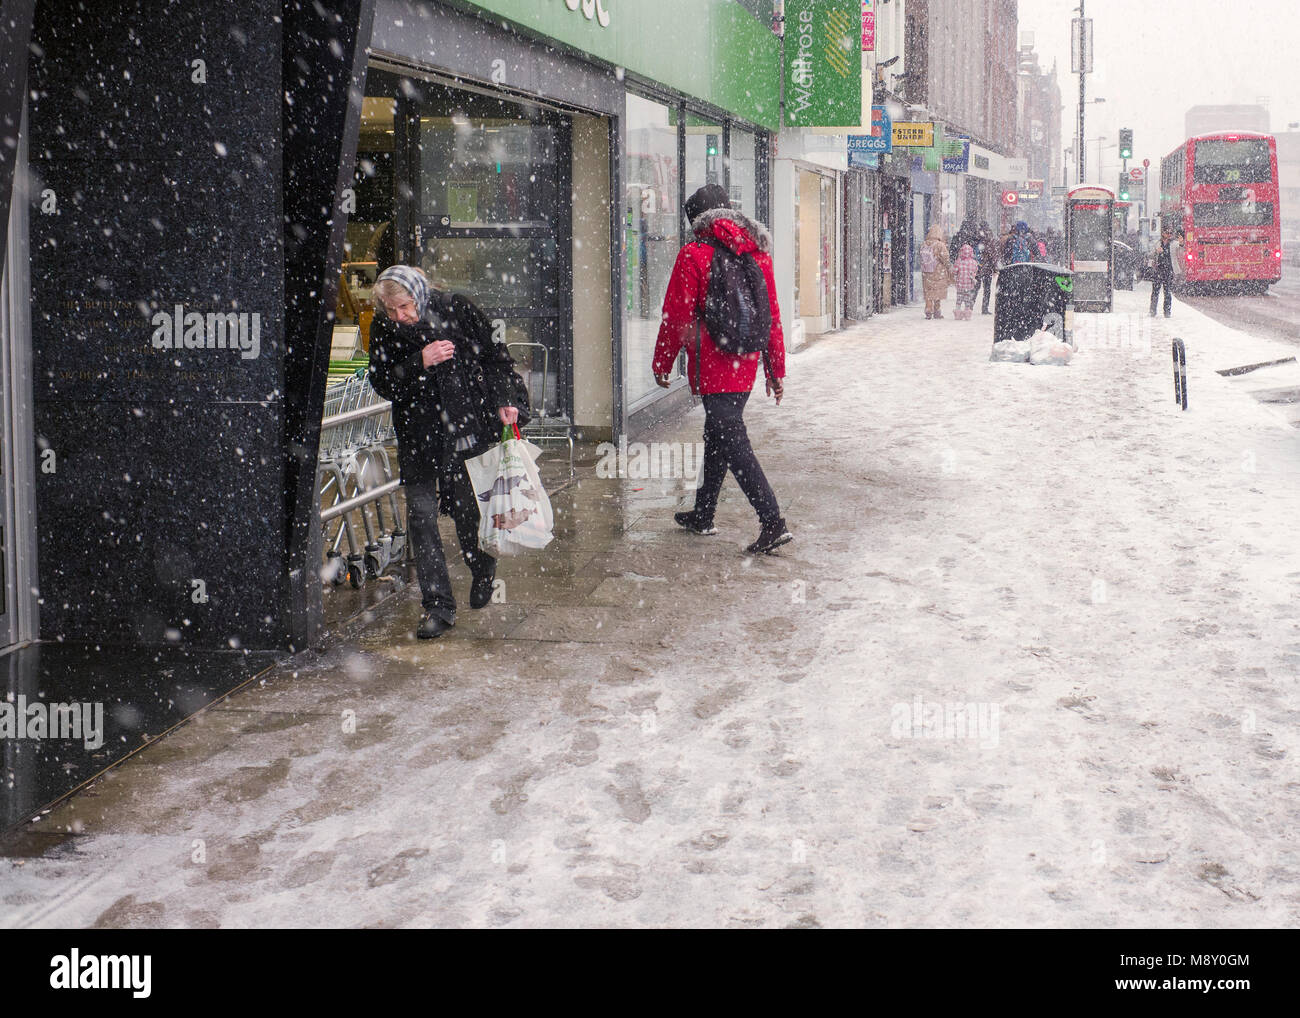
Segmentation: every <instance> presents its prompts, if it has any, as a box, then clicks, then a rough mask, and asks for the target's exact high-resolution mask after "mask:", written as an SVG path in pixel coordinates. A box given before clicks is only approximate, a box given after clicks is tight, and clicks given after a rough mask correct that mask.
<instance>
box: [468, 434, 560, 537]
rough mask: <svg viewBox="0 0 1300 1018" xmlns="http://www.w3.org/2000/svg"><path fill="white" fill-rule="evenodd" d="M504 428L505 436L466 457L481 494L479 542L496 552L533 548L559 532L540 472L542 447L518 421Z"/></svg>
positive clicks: (476, 487)
mask: <svg viewBox="0 0 1300 1018" xmlns="http://www.w3.org/2000/svg"><path fill="white" fill-rule="evenodd" d="M513 431H514V433H513V434H511V428H510V427H509V426H507V427H505V428H503V429H502V430H501V441H500V442H499V443H497V444H496V445H495V446H493V447H492V448H491V449H489V450H488V451H487V452H485V453H483V454H482V455H481V456H475V457H474V458H473V459H467V460H466V461H465V469H466V470H467V471H468V472H469V479H470V484H471V486H472V487H473V488H474V494H475V495H476V496H478V511H479V525H478V546H479V547H480V548H481V549H483V551H485V552H487V553H488V554H489V555H491V556H492V557H493V558H500V557H501V556H502V555H515V554H518V553H519V552H521V551H524V550H526V549H529V548H545V547H546V546H547V545H548V544H550V543H551V538H553V537H554V536H555V535H554V534H553V533H551V531H552V530H554V528H555V516H554V514H553V513H552V512H551V500H550V499H549V498H547V496H546V489H545V488H543V487H542V479H541V477H540V476H539V475H538V473H537V456H538V455H539V454H540V453H541V451H542V450H541V449H539V448H538V447H537V446H535V445H533V443H532V442H528V441H525V440H524V438H523V436H522V435H520V434H519V428H518V426H517V425H516V426H515V428H514V429H513Z"/></svg>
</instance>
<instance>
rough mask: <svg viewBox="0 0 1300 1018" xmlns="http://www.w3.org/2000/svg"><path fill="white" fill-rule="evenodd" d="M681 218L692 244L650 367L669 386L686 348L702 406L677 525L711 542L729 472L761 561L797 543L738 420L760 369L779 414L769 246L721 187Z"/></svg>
mask: <svg viewBox="0 0 1300 1018" xmlns="http://www.w3.org/2000/svg"><path fill="white" fill-rule="evenodd" d="M686 216H687V218H688V219H689V220H690V223H691V231H692V234H693V236H694V239H693V240H692V241H690V242H689V243H687V244H686V245H685V246H683V247H682V249H681V251H679V252H678V254H677V262H676V264H675V265H674V266H673V271H672V276H671V277H670V278H669V280H668V291H667V293H666V294H665V296H664V309H663V318H662V319H661V322H660V325H659V336H658V339H657V340H656V342H655V349H654V358H653V360H652V362H651V370H652V371H653V372H654V376H655V381H656V382H657V383H658V384H659V385H661V386H662V387H664V388H667V387H668V385H669V384H670V379H669V372H670V371H671V370H672V366H673V362H674V361H675V360H676V359H677V355H678V354H679V353H680V352H681V351H682V350H683V349H684V350H685V351H686V374H687V378H688V380H689V384H690V388H691V392H692V393H694V394H696V395H698V396H699V397H700V399H701V401H702V402H703V403H704V465H703V468H702V470H701V476H700V485H699V487H698V488H697V489H696V492H695V507H694V508H693V509H691V510H690V511H689V512H679V513H676V514H675V515H674V516H673V519H674V520H676V521H677V523H678V524H679V525H681V526H683V527H685V528H686V529H687V530H690V531H692V532H693V533H696V534H703V535H710V534H716V533H717V532H718V531H717V528H716V527H715V526H714V524H713V517H714V513H715V511H716V510H717V507H718V495H719V493H720V492H721V490H722V482H723V481H724V480H726V477H727V471H728V470H730V471H731V473H732V476H734V477H735V478H736V483H737V484H738V485H740V490H741V491H743V492H744V493H745V497H746V498H747V499H749V504H750V505H751V506H753V508H754V512H755V513H757V515H758V521H759V534H758V538H757V540H755V541H754V542H753V543H752V544H750V545H749V547H748V548H746V549H745V550H746V551H748V552H749V553H750V554H755V555H756V554H766V553H769V552H771V551H772V550H774V549H775V548H779V547H780V546H781V545H783V544H787V543H789V542H790V541H791V540H793V535H792V534H791V533H790V530H789V528H788V527H787V526H786V522H785V518H784V517H783V516H782V515H781V508H780V505H779V504H778V503H777V499H776V495H775V494H774V493H773V491H772V486H771V485H770V484H769V483H768V481H767V476H766V475H765V474H764V473H763V468H762V467H761V466H760V465H759V462H758V457H756V456H755V455H754V449H753V446H751V445H750V441H749V433H748V431H747V430H746V428H745V421H744V412H745V404H746V403H747V402H748V401H749V396H750V393H751V392H752V391H753V388H754V380H755V378H756V377H757V375H758V366H759V363H760V362H762V365H763V374H764V377H765V383H764V385H765V388H766V391H767V395H769V396H774V397H775V398H776V402H777V405H778V406H779V405H780V404H781V397H782V395H784V392H785V382H784V379H785V341H784V338H783V336H782V332H781V310H780V308H779V307H778V306H777V301H776V280H775V277H774V276H773V273H772V239H771V237H770V236H769V235H768V232H767V230H765V229H764V228H763V227H762V226H761V225H760V224H759V223H756V222H754V220H752V219H750V218H749V217H748V216H746V215H745V214H744V213H743V212H739V211H737V210H735V209H733V208H731V202H730V200H729V197H728V195H727V192H726V190H725V189H724V188H722V187H721V186H720V185H718V184H706V185H705V186H704V187H702V188H700V189H699V190H698V191H696V192H695V193H694V194H693V195H691V196H690V198H688V199H687V201H686Z"/></svg>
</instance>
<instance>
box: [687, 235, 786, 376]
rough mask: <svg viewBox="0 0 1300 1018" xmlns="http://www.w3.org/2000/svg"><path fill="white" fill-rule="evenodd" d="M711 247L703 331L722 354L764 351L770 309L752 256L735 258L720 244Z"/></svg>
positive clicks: (770, 330)
mask: <svg viewBox="0 0 1300 1018" xmlns="http://www.w3.org/2000/svg"><path fill="white" fill-rule="evenodd" d="M711 246H712V247H713V264H712V265H710V266H709V286H708V289H707V291H706V292H705V295H704V316H703V317H704V327H705V328H706V329H708V330H709V335H710V336H712V337H713V344H714V345H715V346H716V347H717V348H718V349H719V350H720V351H722V352H723V353H730V354H749V353H758V352H760V351H762V350H766V349H767V343H768V340H769V338H770V337H771V334H772V305H771V304H770V303H769V301H768V295H767V280H765V279H764V278H763V269H762V268H761V267H760V266H759V264H758V261H757V259H755V258H754V256H753V255H738V254H736V253H735V252H734V251H732V250H731V248H729V247H727V246H726V245H725V244H721V243H714V244H712V245H711Z"/></svg>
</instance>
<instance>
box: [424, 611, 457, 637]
mask: <svg viewBox="0 0 1300 1018" xmlns="http://www.w3.org/2000/svg"><path fill="white" fill-rule="evenodd" d="M451 626H452V624H451V623H450V622H448V621H447V620H446V619H444V618H443V617H442V616H440V615H435V614H433V612H425V613H424V618H422V619H420V624H419V626H417V627H416V630H415V635H416V636H418V637H419V638H420V639H421V640H436V639H437V638H438V637H440V636H441V635H442V634H443V633H445V632H446V631H447V630H448V629H450V628H451Z"/></svg>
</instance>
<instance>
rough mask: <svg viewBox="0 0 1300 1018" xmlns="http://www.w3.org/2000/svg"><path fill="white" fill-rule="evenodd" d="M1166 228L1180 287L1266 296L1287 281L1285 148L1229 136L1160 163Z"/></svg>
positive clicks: (1260, 138) (1262, 137) (1268, 139)
mask: <svg viewBox="0 0 1300 1018" xmlns="http://www.w3.org/2000/svg"><path fill="white" fill-rule="evenodd" d="M1160 199H1161V201H1160V225H1161V228H1162V229H1165V230H1169V231H1170V232H1171V233H1172V234H1173V236H1174V246H1173V256H1174V258H1173V262H1174V281H1175V284H1176V285H1179V286H1181V287H1182V288H1184V289H1187V290H1196V289H1200V290H1210V289H1215V290H1233V291H1236V292H1242V293H1265V292H1267V290H1268V286H1269V284H1270V283H1276V282H1277V281H1278V280H1279V279H1280V278H1281V277H1282V226H1281V212H1280V209H1279V207H1278V199H1279V194H1278V183H1277V143H1276V142H1275V141H1274V139H1273V137H1272V135H1268V134H1254V133H1252V132H1250V131H1230V132H1228V131H1225V132H1223V133H1221V134H1202V135H1198V136H1196V137H1195V138H1188V139H1187V141H1185V142H1183V143H1182V144H1181V145H1179V146H1178V148H1176V149H1174V151H1172V152H1170V153H1169V155H1167V156H1165V157H1164V159H1162V160H1161V161H1160Z"/></svg>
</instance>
